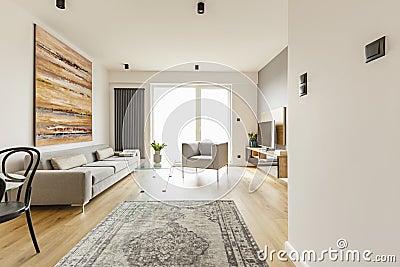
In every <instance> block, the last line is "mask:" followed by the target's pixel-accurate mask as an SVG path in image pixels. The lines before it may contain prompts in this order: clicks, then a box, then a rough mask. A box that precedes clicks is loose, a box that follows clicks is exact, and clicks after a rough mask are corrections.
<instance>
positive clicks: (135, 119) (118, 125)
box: [114, 88, 145, 155]
mask: <svg viewBox="0 0 400 267" xmlns="http://www.w3.org/2000/svg"><path fill="white" fill-rule="evenodd" d="M114 96H115V150H116V151H122V150H124V149H139V150H140V152H141V155H144V154H145V153H144V89H143V88H115V89H114Z"/></svg>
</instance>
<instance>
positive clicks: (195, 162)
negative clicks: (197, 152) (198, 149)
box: [187, 155, 213, 168]
mask: <svg viewBox="0 0 400 267" xmlns="http://www.w3.org/2000/svg"><path fill="white" fill-rule="evenodd" d="M187 161H188V163H189V165H190V167H193V168H208V167H212V166H211V165H212V163H213V158H212V156H208V155H201V156H193V157H190V158H189V159H188V160H187Z"/></svg>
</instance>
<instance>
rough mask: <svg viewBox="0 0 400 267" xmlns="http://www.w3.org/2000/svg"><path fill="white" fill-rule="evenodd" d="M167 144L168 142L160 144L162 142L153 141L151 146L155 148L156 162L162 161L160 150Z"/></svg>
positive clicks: (154, 156) (154, 157) (154, 158)
mask: <svg viewBox="0 0 400 267" xmlns="http://www.w3.org/2000/svg"><path fill="white" fill-rule="evenodd" d="M166 146H167V144H165V143H162V144H161V145H160V143H156V141H153V143H151V147H152V148H153V149H154V155H153V161H154V163H160V162H161V154H160V151H161V150H162V149H163V148H164V147H166Z"/></svg>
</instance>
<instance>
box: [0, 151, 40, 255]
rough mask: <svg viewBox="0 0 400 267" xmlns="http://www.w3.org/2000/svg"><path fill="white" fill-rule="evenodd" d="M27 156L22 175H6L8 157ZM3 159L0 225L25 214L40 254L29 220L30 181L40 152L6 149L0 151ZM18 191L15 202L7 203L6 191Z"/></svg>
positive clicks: (0, 174) (0, 181) (0, 180)
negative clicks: (22, 197) (23, 193)
mask: <svg viewBox="0 0 400 267" xmlns="http://www.w3.org/2000/svg"><path fill="white" fill-rule="evenodd" d="M17 153H18V154H25V155H28V157H26V159H25V160H27V163H28V164H27V168H26V170H25V171H23V172H21V173H23V174H14V173H8V172H7V170H6V163H7V160H8V159H9V158H10V156H12V155H15V154H17ZM1 156H2V157H3V160H2V164H1V172H0V178H1V179H0V197H1V198H0V201H1V200H2V199H3V196H4V197H5V202H1V203H0V223H4V222H7V221H10V220H12V219H15V218H18V217H19V216H21V215H22V214H24V213H25V215H26V219H27V222H28V228H29V232H30V234H31V238H32V241H33V245H34V246H35V249H36V252H37V253H40V249H39V245H38V243H37V240H36V237H35V232H34V230H33V225H32V218H31V209H30V208H31V193H32V181H33V178H34V177H35V173H36V170H37V168H38V165H39V160H40V152H39V151H38V150H36V149H35V148H30V147H15V148H8V149H5V150H1V151H0V157H1ZM23 187H24V189H25V197H24V200H23V201H20V198H21V192H22V188H23ZM13 189H15V190H18V191H17V195H16V201H9V199H8V198H9V197H8V191H10V190H13Z"/></svg>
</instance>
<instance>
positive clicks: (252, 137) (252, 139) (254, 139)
mask: <svg viewBox="0 0 400 267" xmlns="http://www.w3.org/2000/svg"><path fill="white" fill-rule="evenodd" d="M247 135H248V137H249V146H250V147H257V146H258V141H257V134H256V133H253V132H251V133H248V134H247Z"/></svg>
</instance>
